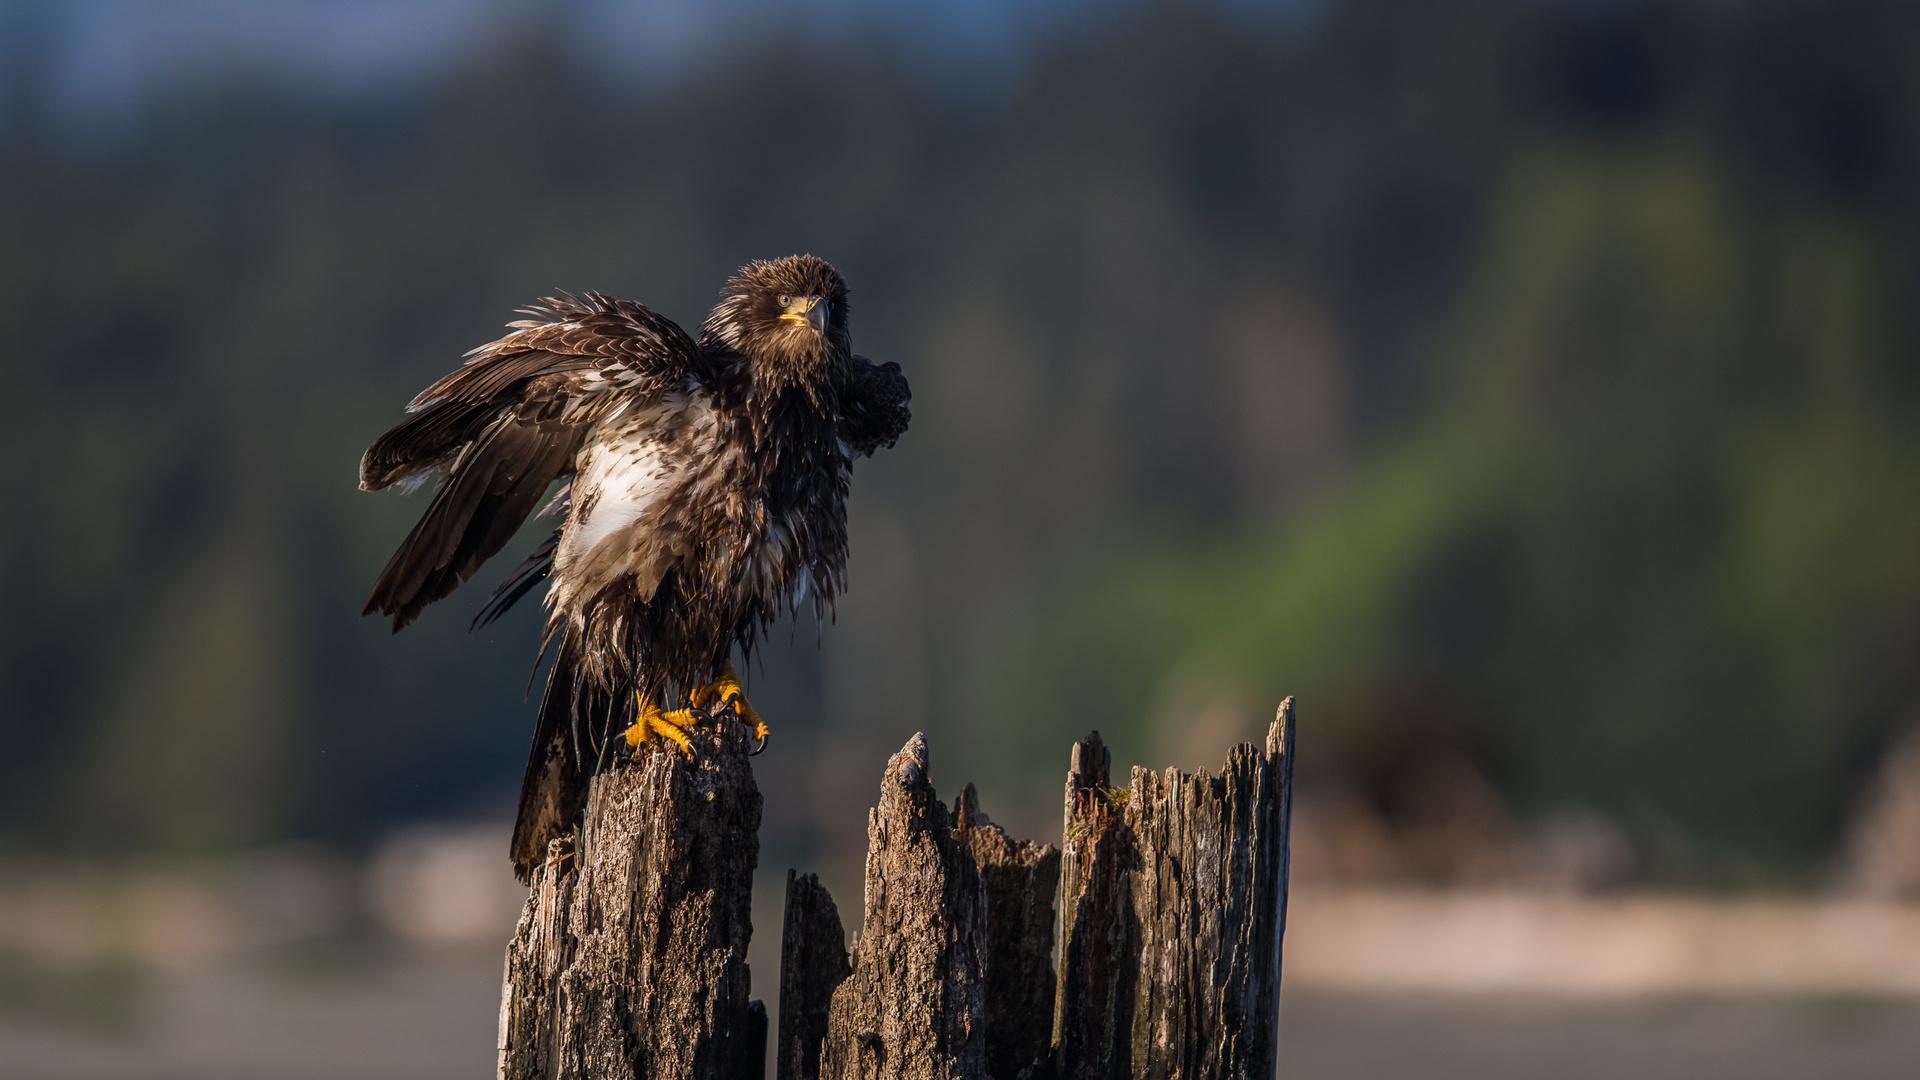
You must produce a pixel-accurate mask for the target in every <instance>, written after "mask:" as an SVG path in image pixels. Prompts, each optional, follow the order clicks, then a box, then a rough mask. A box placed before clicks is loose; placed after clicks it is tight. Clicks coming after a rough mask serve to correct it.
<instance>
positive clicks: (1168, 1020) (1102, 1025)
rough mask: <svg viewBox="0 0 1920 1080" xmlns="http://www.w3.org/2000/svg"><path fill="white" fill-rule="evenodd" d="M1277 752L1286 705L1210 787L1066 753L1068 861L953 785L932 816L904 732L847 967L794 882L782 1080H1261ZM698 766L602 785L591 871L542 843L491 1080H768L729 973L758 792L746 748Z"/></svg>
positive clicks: (1278, 835)
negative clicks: (496, 1077)
mask: <svg viewBox="0 0 1920 1080" xmlns="http://www.w3.org/2000/svg"><path fill="white" fill-rule="evenodd" d="M1292 743H1293V709H1292V699H1291V698H1289V699H1288V700H1287V702H1286V703H1285V704H1283V705H1282V706H1281V708H1280V715H1279V717H1278V718H1277V719H1275V721H1274V724H1273V727H1272V729H1271V730H1270V731H1269V733H1268V736H1267V744H1266V747H1265V748H1264V750H1260V749H1256V748H1255V747H1254V746H1252V745H1242V746H1239V747H1236V748H1235V749H1234V750H1233V752H1232V753H1231V754H1230V755H1229V756H1228V759H1227V763H1226V767H1225V768H1224V769H1223V770H1222V771H1221V773H1220V774H1219V775H1218V776H1212V775H1209V774H1207V773H1206V772H1201V773H1197V774H1193V775H1188V774H1185V773H1181V772H1179V771H1178V770H1174V769H1169V770H1167V771H1166V772H1165V773H1154V772H1149V771H1147V770H1145V769H1135V770H1134V771H1133V774H1132V776H1131V778H1130V783H1129V786H1128V787H1126V788H1114V787H1111V786H1110V784H1109V776H1108V772H1109V765H1108V762H1109V760H1110V759H1109V755H1108V753H1107V750H1106V747H1105V746H1104V745H1103V744H1102V743H1101V741H1100V737H1099V735H1098V733H1095V734H1094V735H1091V736H1089V737H1088V738H1087V739H1085V740H1082V741H1081V742H1079V743H1076V744H1074V747H1073V751H1072V756H1071V768H1070V770H1069V774H1068V779H1067V790H1066V820H1065V829H1064V832H1063V848H1064V850H1062V849H1056V848H1054V847H1053V846H1052V845H1039V844H1033V843H1028V842H1025V841H1019V840H1015V839H1013V838H1011V837H1009V836H1007V835H1006V833H1005V832H1003V831H1002V830H1001V829H1000V828H999V827H998V826H995V825H994V824H993V823H992V822H990V821H989V820H988V819H987V816H986V815H985V814H984V813H983V812H982V811H981V810H980V807H979V799H978V796H977V795H976V794H975V792H974V790H973V788H972V786H971V785H969V786H968V787H967V788H966V789H965V791H963V792H962V794H961V795H960V796H959V798H958V799H956V800H955V803H954V805H953V807H952V808H951V809H949V808H948V807H947V806H945V805H943V804H942V803H941V802H940V800H939V798H938V796H937V795H936V794H935V792H934V788H933V783H932V779H931V770H930V762H929V752H928V748H927V741H926V738H925V737H924V736H922V735H915V736H914V737H913V738H912V739H911V740H909V741H908V742H907V745H906V746H904V747H902V748H901V750H900V752H899V753H897V754H895V755H894V756H893V757H892V758H891V759H890V760H889V761H888V762H887V767H886V771H885V772H884V773H883V774H882V777H881V785H880V801H879V805H878V806H876V807H875V808H874V809H873V810H872V811H871V812H870V813H869V815H868V819H867V838H868V851H867V863H866V881H865V900H866V904H865V910H864V913H863V918H862V922H861V928H860V934H859V936H858V938H857V939H856V941H855V943H854V946H853V948H852V950H851V952H849V950H848V949H847V942H846V935H845V932H844V929H843V927H842V925H841V922H840V916H839V912H838V910H837V908H836V907H835V906H834V903H833V898H832V897H830V896H828V895H827V891H826V890H825V889H823V888H821V887H820V884H819V882H818V881H817V880H815V879H814V878H813V877H812V875H808V876H805V877H800V876H797V875H795V874H794V873H792V872H789V873H788V876H787V900H786V915H785V918H784V920H783V936H782V942H781V953H780V956H781V971H780V1031H779V1040H778V1042H777V1043H776V1044H775V1054H774V1059H775V1062H776V1069H777V1074H778V1077H779V1080H822V1078H825V1080H896V1078H897V1080H945V1078H952V1080H979V1078H984V1077H992V1078H995V1080H1064V1078H1068V1077H1075V1078H1078V1077H1100V1078H1117V1077H1140V1078H1156V1080H1157V1078H1172V1077H1182V1078H1190V1080H1225V1078H1230V1077H1231V1078H1252V1077H1259V1078H1261V1080H1265V1078H1268V1077H1271V1076H1272V1075H1273V1072H1274V1061H1275V1053H1276V1045H1275V1044H1276V1038H1277V1020H1278V1007H1279V993H1280V946H1281V932H1282V929H1283V927H1284V925H1285V916H1286V895H1287V828H1288V824H1289V815H1290V813H1291V799H1292V779H1291V776H1292V753H1291V749H1292ZM696 745H697V746H698V748H699V750H700V753H699V755H698V757H697V759H696V760H695V762H693V763H687V762H684V761H683V760H682V759H680V758H679V757H678V756H677V755H669V754H664V753H655V754H651V755H647V756H645V757H643V758H642V759H641V760H639V761H636V762H632V763H627V764H623V765H621V766H619V767H616V768H614V769H612V770H610V771H609V772H607V773H606V774H605V775H602V776H601V777H599V778H597V779H596V780H595V782H594V785H593V789H592V795H591V796H590V799H589V806H588V810H587V820H586V824H585V827H584V828H583V830H582V833H581V838H582V840H581V842H582V848H583V850H582V851H580V852H578V853H575V852H573V851H571V850H569V848H568V845H567V844H565V843H556V844H555V846H554V852H553V857H552V858H550V859H549V860H548V862H547V864H546V865H545V866H543V867H541V868H540V870H539V871H538V873H537V874H536V876H535V879H534V888H533V893H532V895H531V896H530V897H529V898H528V901H527V909H526V913H525V914H524V915H523V916H522V918H521V921H520V926H519V929H518V931H517V932H516V934H515V936H514V940H513V943H512V944H511V945H510V946H509V948H508V951H507V974H506V986H505V988H504V991H503V1001H502V1004H501V1026H500V1031H501V1057H500V1062H501V1065H500V1071H501V1075H502V1076H503V1077H509V1078H514V1080H521V1078H535V1077H538V1078H543V1080H544V1078H560V1077H582V1078H584V1077H594V1078H600V1077H660V1078H682V1077H686V1078H694V1077H698V1078H703V1080H707V1078H711V1080H721V1078H724V1080H737V1078H746V1077H761V1076H763V1075H764V1057H765V1046H766V1035H767V1032H766V1014H765V1012H764V1011H763V1010H761V1009H760V1003H759V1002H757V1001H755V1002H749V1001H748V1000H747V992H748V973H747V968H746V962H745V958H746V950H747V941H748V938H749V936H750V935H751V933H752V927H751V923H750V921H749V915H750V911H749V908H750V904H751V898H752V879H753V870H754V864H755V862H756V861H757V859H758V854H759V850H758V849H759V845H758V841H757V840H756V839H755V831H756V830H757V829H758V827H759V824H760V796H759V792H758V790H757V789H756V788H755V787H754V784H753V777H752V774H751V770H750V769H749V768H748V765H747V762H746V759H745V757H744V756H743V754H744V749H745V747H744V745H743V743H742V741H741V739H740V737H739V736H738V735H737V734H736V733H733V732H730V731H726V730H722V729H710V730H704V731H702V732H701V734H700V739H699V740H698V741H697V743H696ZM576 856H577V857H576ZM1056 909H1057V912H1058V917H1057V918H1056Z"/></svg>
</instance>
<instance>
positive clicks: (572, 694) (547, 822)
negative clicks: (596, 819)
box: [512, 632, 620, 882]
mask: <svg viewBox="0 0 1920 1080" xmlns="http://www.w3.org/2000/svg"><path fill="white" fill-rule="evenodd" d="M580 659H581V658H580V645H579V638H578V635H577V634H575V633H573V632H563V633H562V635H561V638H560V651H559V653H558V654H557V655H555V657H554V658H553V668H552V669H551V670H550V671H548V673H547V690H546V693H545V694H544V695H542V696H541V698H540V719H539V721H538V723H537V724H536V725H535V727H534V730H533V746H532V748H531V749H530V750H529V751H528V753H527V771H526V775H525V777H524V778H523V779H522V780H521V781H520V812H519V816H518V818H517V819H516V820H515V821H514V823H513V844H512V855H513V869H514V872H515V873H516V874H518V875H519V876H520V880H521V881H523V882H524V881H528V880H530V879H531V878H532V876H533V871H534V868H536V867H538V866H539V865H540V864H541V863H542V862H545V861H546V858H547V845H548V844H549V843H550V842H552V841H553V840H555V839H558V838H559V837H562V836H566V835H567V834H569V833H571V832H572V831H573V828H574V826H575V825H577V824H578V823H579V821H580V815H581V814H582V813H583V812H584V811H585V810H586V805H587V784H588V782H589V781H590V780H592V778H593V766H594V763H595V762H596V761H597V760H598V757H599V752H600V750H601V749H602V748H601V747H599V746H597V745H589V743H591V742H592V740H594V739H610V738H612V735H613V725H612V723H611V720H612V719H613V715H614V710H615V708H616V706H618V705H619V704H620V701H619V697H620V695H617V694H615V693H612V692H610V691H608V690H606V689H605V688H604V687H602V686H600V685H599V684H598V682H597V681H596V680H594V679H590V678H583V677H582V671H581V663H580Z"/></svg>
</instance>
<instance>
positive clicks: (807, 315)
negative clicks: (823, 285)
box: [780, 296, 832, 337]
mask: <svg viewBox="0 0 1920 1080" xmlns="http://www.w3.org/2000/svg"><path fill="white" fill-rule="evenodd" d="M831 306H832V305H830V304H828V303H827V301H826V300H825V299H824V298H823V297H818V296H796V297H793V298H792V299H790V300H788V301H787V309H786V310H785V311H783V312H781V313H780V318H781V319H783V320H792V321H793V322H797V323H805V324H806V325H808V326H811V327H813V332H814V333H816V334H819V335H821V336H822V337H824V336H826V333H827V309H828V308H829V307H831Z"/></svg>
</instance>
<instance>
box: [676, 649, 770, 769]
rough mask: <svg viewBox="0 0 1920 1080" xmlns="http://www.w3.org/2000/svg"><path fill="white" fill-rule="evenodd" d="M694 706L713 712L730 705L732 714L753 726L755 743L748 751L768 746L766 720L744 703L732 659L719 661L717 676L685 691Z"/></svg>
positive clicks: (745, 701)
mask: <svg viewBox="0 0 1920 1080" xmlns="http://www.w3.org/2000/svg"><path fill="white" fill-rule="evenodd" d="M687 697H688V698H689V699H690V700H691V701H692V702H693V707H694V708H695V709H699V710H704V711H706V712H707V713H709V714H716V713H718V712H720V710H722V709H731V710H732V711H733V715H734V718H735V719H737V720H739V721H740V722H741V723H743V724H745V725H747V727H749V728H751V729H752V730H753V738H754V747H753V750H752V751H751V752H750V753H748V754H747V756H748V757H752V756H753V755H754V754H758V753H759V752H760V751H762V750H765V749H766V748H767V736H768V735H769V734H771V732H769V731H768V730H767V722H766V721H765V720H762V719H760V714H759V713H757V712H754V711H753V706H752V705H750V704H748V703H747V694H746V691H744V690H742V689H740V676H738V675H736V674H734V670H733V661H731V660H723V661H721V662H720V677H719V678H717V679H715V680H713V681H712V682H710V683H708V684H707V685H705V686H702V687H700V688H699V689H698V690H695V691H694V692H693V693H691V694H689V695H687Z"/></svg>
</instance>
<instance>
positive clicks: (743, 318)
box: [705, 255, 852, 389]
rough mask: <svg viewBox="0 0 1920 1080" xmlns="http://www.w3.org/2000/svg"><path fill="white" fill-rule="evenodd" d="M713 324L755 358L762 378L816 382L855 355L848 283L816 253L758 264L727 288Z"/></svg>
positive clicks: (777, 382)
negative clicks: (849, 333)
mask: <svg viewBox="0 0 1920 1080" xmlns="http://www.w3.org/2000/svg"><path fill="white" fill-rule="evenodd" d="M705 329H706V332H707V334H708V335H710V336H712V337H715V338H718V339H719V340H721V341H722V342H725V343H726V344H727V345H728V346H730V347H731V348H733V349H734V351H736V352H738V353H740V355H742V356H744V357H746V358H747V361H748V362H749V363H750V364H752V365H753V373H754V380H755V382H756V383H759V384H761V385H764V386H767V387H769V388H772V389H780V388H784V387H788V386H803V387H809V388H811V387H815V386H818V385H821V384H822V383H824V381H825V379H826V378H827V376H828V374H829V373H831V372H832V371H834V370H835V369H836V368H837V367H839V366H842V365H844V364H845V363H846V362H847V357H848V356H849V355H851V353H852V345H851V342H850V339H849V338H848V336H847V283H846V282H844V281H842V280H841V279H840V273H839V271H837V270H835V269H834V268H833V267H832V266H830V265H828V264H827V261H826V260H825V259H818V258H815V257H814V256H812V255H789V256H787V257H786V258H784V259H771V260H766V261H762V262H751V263H748V264H747V265H745V266H743V267H741V268H740V270H739V272H738V273H736V274H734V275H733V278H732V279H731V280H729V281H728V282H727V285H726V288H724V289H722V290H721V292H720V303H718V304H717V305H715V306H714V309H713V313H712V314H710V315H708V316H707V325H706V328H705Z"/></svg>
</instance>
